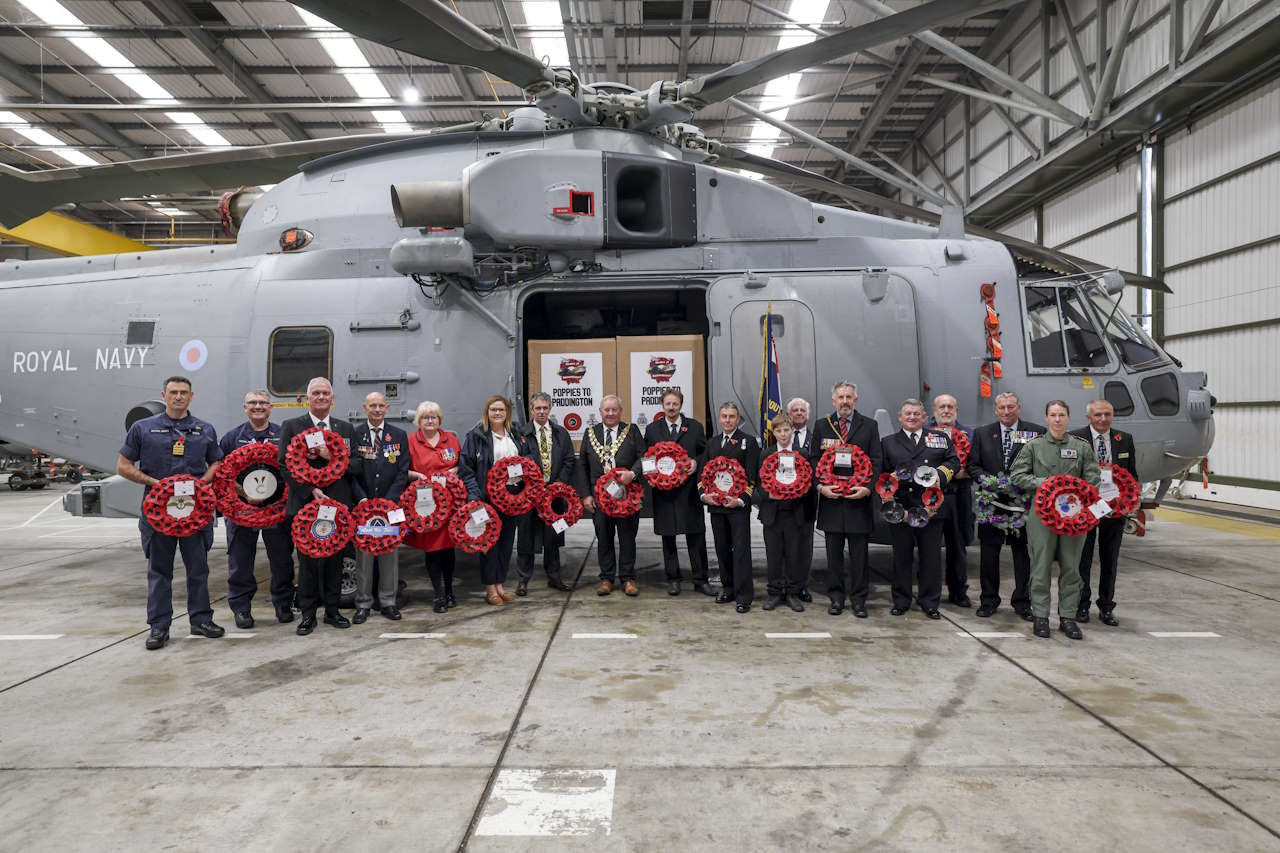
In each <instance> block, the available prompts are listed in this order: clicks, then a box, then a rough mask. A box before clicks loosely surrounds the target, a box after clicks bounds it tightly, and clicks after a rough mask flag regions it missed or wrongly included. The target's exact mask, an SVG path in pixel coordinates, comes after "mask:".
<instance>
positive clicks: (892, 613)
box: [889, 607, 907, 616]
mask: <svg viewBox="0 0 1280 853" xmlns="http://www.w3.org/2000/svg"><path fill="white" fill-rule="evenodd" d="M906 612H907V611H906V610H903V609H902V608H901V607H895V608H893V609H892V610H890V611H889V615H890V616H901V615H902V614H903V613H906Z"/></svg>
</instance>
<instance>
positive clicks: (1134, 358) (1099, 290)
mask: <svg viewBox="0 0 1280 853" xmlns="http://www.w3.org/2000/svg"><path fill="white" fill-rule="evenodd" d="M1088 293H1089V301H1091V302H1092V303H1093V307H1094V309H1095V310H1096V311H1097V312H1098V316H1099V317H1101V318H1102V326H1103V334H1104V335H1106V337H1107V339H1108V340H1110V341H1111V346H1113V347H1115V350H1116V352H1117V353H1119V355H1120V360H1121V361H1123V362H1124V365H1125V367H1128V368H1130V369H1132V370H1147V369H1149V368H1152V367H1158V366H1159V365H1162V364H1168V363H1169V356H1168V355H1166V354H1165V353H1164V352H1162V351H1161V349H1160V347H1159V346H1157V345H1156V342H1155V341H1153V340H1151V338H1149V337H1147V333H1146V332H1144V331H1143V330H1142V328H1141V327H1140V326H1138V324H1136V323H1135V322H1133V319H1132V318H1131V317H1130V316H1129V315H1128V314H1126V313H1125V311H1124V309H1123V308H1121V307H1120V306H1119V304H1118V303H1117V302H1115V301H1113V300H1112V299H1111V297H1110V296H1109V295H1108V294H1107V290H1106V288H1105V287H1103V286H1102V285H1101V284H1094V285H1091V286H1090V287H1089V288H1088Z"/></svg>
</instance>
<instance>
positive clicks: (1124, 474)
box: [1098, 462, 1142, 518]
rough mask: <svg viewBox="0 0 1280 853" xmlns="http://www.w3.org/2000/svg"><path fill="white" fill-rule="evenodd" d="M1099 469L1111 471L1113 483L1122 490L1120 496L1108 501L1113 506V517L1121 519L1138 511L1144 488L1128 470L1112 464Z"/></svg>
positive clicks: (1102, 465)
mask: <svg viewBox="0 0 1280 853" xmlns="http://www.w3.org/2000/svg"><path fill="white" fill-rule="evenodd" d="M1098 467H1099V468H1103V469H1108V468H1109V469H1110V470H1111V482H1113V483H1115V484H1116V488H1117V489H1119V490H1120V494H1119V496H1117V497H1114V498H1112V499H1111V500H1109V501H1107V503H1108V504H1110V506H1111V515H1112V516H1114V517H1115V518H1119V517H1120V516H1122V515H1129V514H1130V513H1132V512H1133V511H1134V510H1136V509H1137V508H1138V502H1139V501H1140V500H1141V499H1142V487H1141V486H1140V485H1138V481H1137V480H1135V479H1134V478H1133V475H1132V474H1130V473H1129V471H1128V470H1127V469H1125V468H1121V467H1119V466H1118V465H1113V464H1111V463H1110V462H1104V463H1103V464H1101V465H1099V466H1098Z"/></svg>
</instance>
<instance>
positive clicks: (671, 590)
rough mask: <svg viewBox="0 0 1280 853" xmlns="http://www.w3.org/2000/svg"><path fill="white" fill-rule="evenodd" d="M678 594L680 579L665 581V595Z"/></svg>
mask: <svg viewBox="0 0 1280 853" xmlns="http://www.w3.org/2000/svg"><path fill="white" fill-rule="evenodd" d="M679 594H680V581H667V595H679Z"/></svg>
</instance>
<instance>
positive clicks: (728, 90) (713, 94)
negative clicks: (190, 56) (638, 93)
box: [302, 0, 1024, 106]
mask: <svg viewBox="0 0 1280 853" xmlns="http://www.w3.org/2000/svg"><path fill="white" fill-rule="evenodd" d="M1021 2H1024V0H932V2H930V3H922V4H920V5H919V6H913V7H912V8H910V9H907V10H906V11H903V12H899V13H898V14H896V15H889V16H887V17H884V18H877V19H876V20H874V21H871V22H869V23H866V24H863V25H862V26H859V27H854V28H852V29H848V30H844V31H842V32H838V33H835V34H834V35H830V36H827V37H826V38H820V39H817V40H815V41H811V42H809V43H808V44H802V45H797V46H796V47H793V48H791V49H789V50H783V51H779V52H776V53H771V54H769V55H767V56H762V57H759V58H757V59H744V60H743V61H742V62H736V63H734V64H733V65H730V66H729V67H727V68H722V69H720V70H719V71H716V72H713V73H711V74H708V75H706V76H704V77H699V78H696V79H694V80H689V81H688V82H685V83H682V84H680V97H681V98H682V99H684V98H688V99H691V100H695V101H698V102H699V103H701V104H702V105H704V106H705V105H708V104H714V103H718V102H719V101H723V100H725V99H726V98H731V97H733V96H734V95H737V94H739V93H741V92H745V91H746V90H748V89H751V88H754V87H755V86H759V85H760V84H761V83H766V82H768V81H769V80H773V79H774V78H777V77H785V76H786V75H788V74H794V73H795V72H797V71H803V70H805V69H806V68H811V67H812V66H814V65H821V64H823V63H825V62H831V61H833V60H836V59H840V58H841V57H844V56H848V55H849V54H851V53H855V52H857V51H859V50H864V49H866V48H869V47H875V46H876V45H878V44H884V43H885V42H889V41H894V40H896V39H900V38H902V37H903V36H909V35H911V34H912V33H917V32H919V31H920V30H927V29H929V28H931V27H936V26H938V25H940V24H945V23H949V22H951V21H955V20H963V19H964V18H968V17H971V16H972V15H974V14H976V13H978V12H983V11H989V10H991V9H1002V8H1005V7H1007V6H1014V5H1017V4H1018V3H1021ZM302 5H304V6H309V5H312V3H311V2H310V0H308V2H307V3H303V4H302Z"/></svg>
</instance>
